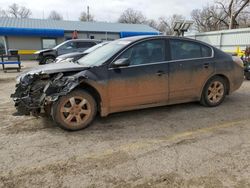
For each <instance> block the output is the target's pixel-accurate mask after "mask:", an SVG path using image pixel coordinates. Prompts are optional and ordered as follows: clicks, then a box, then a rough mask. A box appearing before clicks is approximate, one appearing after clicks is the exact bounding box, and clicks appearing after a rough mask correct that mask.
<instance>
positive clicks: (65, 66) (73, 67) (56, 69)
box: [24, 61, 88, 74]
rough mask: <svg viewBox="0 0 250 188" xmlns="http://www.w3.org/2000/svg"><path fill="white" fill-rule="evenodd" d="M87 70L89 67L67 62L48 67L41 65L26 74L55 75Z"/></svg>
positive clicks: (48, 65) (52, 64)
mask: <svg viewBox="0 0 250 188" xmlns="http://www.w3.org/2000/svg"><path fill="white" fill-rule="evenodd" d="M87 68H88V67H86V66H84V65H80V64H77V63H73V62H69V61H65V62H62V63H51V64H47V65H40V66H38V67H36V68H33V69H31V70H29V71H27V72H25V73H24V74H38V73H45V74H53V73H60V72H73V71H81V70H85V69H87Z"/></svg>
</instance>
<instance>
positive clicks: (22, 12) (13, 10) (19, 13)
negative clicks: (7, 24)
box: [5, 3, 32, 18]
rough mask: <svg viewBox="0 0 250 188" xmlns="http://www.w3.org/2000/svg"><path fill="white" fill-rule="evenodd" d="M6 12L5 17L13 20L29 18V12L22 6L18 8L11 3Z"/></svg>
mask: <svg viewBox="0 0 250 188" xmlns="http://www.w3.org/2000/svg"><path fill="white" fill-rule="evenodd" d="M5 12H6V15H7V16H9V17H14V18H28V17H30V16H31V14H32V13H31V10H30V9H28V8H25V7H23V6H19V5H18V4H16V3H13V4H12V5H10V6H9V9H8V10H7V11H5Z"/></svg>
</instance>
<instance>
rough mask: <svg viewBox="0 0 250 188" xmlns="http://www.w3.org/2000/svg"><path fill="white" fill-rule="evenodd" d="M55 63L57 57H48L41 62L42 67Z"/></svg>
mask: <svg viewBox="0 0 250 188" xmlns="http://www.w3.org/2000/svg"><path fill="white" fill-rule="evenodd" d="M54 62H55V57H53V56H46V57H44V59H43V60H42V61H41V62H40V65H45V64H50V63H54Z"/></svg>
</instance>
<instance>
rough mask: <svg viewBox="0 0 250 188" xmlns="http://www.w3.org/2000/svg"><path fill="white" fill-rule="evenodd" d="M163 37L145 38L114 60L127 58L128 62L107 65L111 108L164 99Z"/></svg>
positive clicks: (165, 90)
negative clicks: (111, 66) (126, 65)
mask: <svg viewBox="0 0 250 188" xmlns="http://www.w3.org/2000/svg"><path fill="white" fill-rule="evenodd" d="M165 57H166V56H165V40H163V39H162V40H161V39H157V40H148V41H143V42H140V43H137V44H135V45H133V46H132V47H130V48H128V49H127V50H126V51H125V52H124V53H122V54H121V55H120V56H119V57H118V58H117V59H123V58H128V59H129V60H130V65H129V66H128V67H121V68H109V71H108V72H109V73H108V74H109V90H108V92H109V106H110V108H111V111H120V110H122V109H123V108H124V107H125V108H129V107H132V108H136V106H141V105H148V104H153V103H159V102H167V101H168V63H167V62H166V58H165Z"/></svg>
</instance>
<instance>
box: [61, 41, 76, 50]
mask: <svg viewBox="0 0 250 188" xmlns="http://www.w3.org/2000/svg"><path fill="white" fill-rule="evenodd" d="M72 48H76V43H75V42H67V43H65V44H64V45H62V46H61V47H60V49H72Z"/></svg>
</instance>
